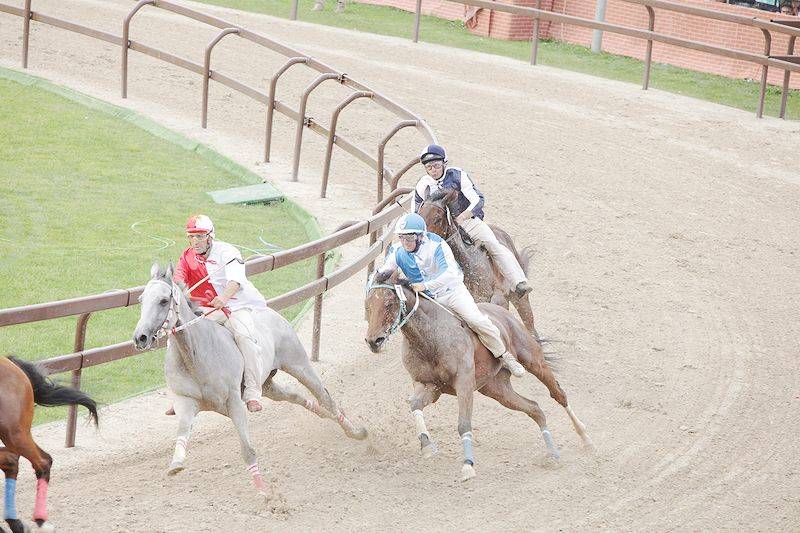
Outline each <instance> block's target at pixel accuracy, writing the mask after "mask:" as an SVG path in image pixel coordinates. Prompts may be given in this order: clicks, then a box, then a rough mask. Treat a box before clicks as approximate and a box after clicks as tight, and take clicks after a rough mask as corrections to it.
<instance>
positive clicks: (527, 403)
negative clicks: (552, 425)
mask: <svg viewBox="0 0 800 533" xmlns="http://www.w3.org/2000/svg"><path fill="white" fill-rule="evenodd" d="M478 392H480V393H481V394H483V395H485V396H488V397H489V398H493V399H495V400H497V401H498V402H499V403H500V404H501V405H503V406H504V407H507V408H509V409H513V410H514V411H522V412H523V413H525V414H526V415H528V416H529V417H531V418H532V419H533V421H534V422H536V424H537V425H538V426H539V429H540V430H541V432H542V437H543V438H544V443H545V445H546V446H547V451H548V452H549V453H550V457H552V458H553V459H555V460H558V459H559V458H560V455H559V453H558V450H557V449H556V445H555V443H554V442H553V435H552V434H551V433H550V430H549V429H548V428H547V420H546V419H545V416H544V413H543V412H542V410H541V408H540V407H539V404H537V403H536V402H535V401H533V400H529V399H528V398H526V397H524V396H522V395H521V394H519V393H517V391H515V390H514V389H513V388H512V387H511V383H510V382H509V376H508V374H505V373H501V374H498V375H497V376H496V377H495V378H494V380H492V381H490V382H489V383H487V384H486V385H484V386H483V387H482V388H481V389H480V390H479V391H478Z"/></svg>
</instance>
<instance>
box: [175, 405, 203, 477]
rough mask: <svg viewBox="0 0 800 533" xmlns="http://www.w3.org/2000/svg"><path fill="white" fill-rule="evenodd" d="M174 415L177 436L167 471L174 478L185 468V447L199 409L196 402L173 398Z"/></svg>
mask: <svg viewBox="0 0 800 533" xmlns="http://www.w3.org/2000/svg"><path fill="white" fill-rule="evenodd" d="M174 405H175V414H177V415H178V436H177V437H176V439H175V452H174V453H173V454H172V463H170V465H169V468H168V469H167V474H169V475H170V476H174V475H175V474H177V473H178V472H180V471H181V470H183V469H184V468H185V467H184V465H183V462H184V461H185V460H186V447H187V446H188V445H189V437H190V436H191V433H192V423H193V422H194V417H195V416H197V412H198V411H199V410H200V407H199V406H198V405H197V401H196V400H194V399H193V398H188V397H186V396H178V397H176V398H175V403H174Z"/></svg>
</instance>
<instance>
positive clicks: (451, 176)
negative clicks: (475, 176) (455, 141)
mask: <svg viewBox="0 0 800 533" xmlns="http://www.w3.org/2000/svg"><path fill="white" fill-rule="evenodd" d="M419 159H420V162H421V163H422V164H423V165H425V171H426V172H427V174H425V175H424V176H422V177H421V178H420V179H419V181H417V185H416V187H415V188H414V212H415V213H416V212H417V211H419V208H420V206H421V205H422V202H424V201H425V199H426V198H427V197H428V196H429V195H430V194H431V193H434V192H436V191H438V190H440V189H455V190H457V191H458V192H459V194H458V200H457V202H456V208H455V209H454V211H453V213H452V215H453V216H454V217H455V220H456V222H457V223H458V225H459V226H461V228H463V229H464V231H466V232H467V234H468V235H469V236H470V238H471V239H472V240H473V241H474V242H475V244H482V245H483V247H484V248H486V251H487V252H489V256H490V257H491V258H492V261H493V262H494V263H495V264H496V265H497V266H498V268H499V269H500V272H502V273H503V277H505V278H506V279H507V280H508V281H509V282H511V287H513V289H514V292H515V293H516V294H517V296H520V297H522V296H525V295H526V294H528V293H529V292H531V288H530V287H529V286H528V280H527V279H526V278H525V272H523V270H522V267H521V266H520V264H519V261H517V258H516V257H514V254H513V253H512V252H511V250H509V249H508V248H507V247H505V246H504V245H503V244H502V243H501V242H500V241H498V240H497V237H496V236H495V234H494V232H493V231H492V228H490V227H489V225H488V224H486V222H484V221H483V216H484V213H483V204H484V200H483V194H482V193H481V192H480V191H479V190H478V188H477V187H476V186H475V184H474V183H473V182H472V179H470V177H469V175H468V174H467V173H466V172H465V171H464V170H462V169H460V168H458V167H451V166H447V154H446V153H445V151H444V148H442V147H441V146H439V145H436V144H431V145H430V146H428V147H427V148H425V150H423V151H422V154H421V155H420V158H419Z"/></svg>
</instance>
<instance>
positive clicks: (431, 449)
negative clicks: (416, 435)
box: [422, 441, 439, 459]
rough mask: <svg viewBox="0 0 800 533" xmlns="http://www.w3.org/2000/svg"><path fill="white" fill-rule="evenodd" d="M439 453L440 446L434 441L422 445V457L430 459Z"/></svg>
mask: <svg viewBox="0 0 800 533" xmlns="http://www.w3.org/2000/svg"><path fill="white" fill-rule="evenodd" d="M437 453H439V448H437V447H436V443H435V442H433V441H430V442H428V444H426V445H425V446H423V447H422V457H424V458H425V459H430V458H431V457H433V456H434V455H436V454H437Z"/></svg>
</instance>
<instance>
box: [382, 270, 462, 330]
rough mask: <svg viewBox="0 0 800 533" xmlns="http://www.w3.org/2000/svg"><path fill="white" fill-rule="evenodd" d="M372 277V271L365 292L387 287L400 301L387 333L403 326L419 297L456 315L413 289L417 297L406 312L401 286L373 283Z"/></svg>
mask: <svg viewBox="0 0 800 533" xmlns="http://www.w3.org/2000/svg"><path fill="white" fill-rule="evenodd" d="M374 279H375V274H374V273H373V274H372V276H370V278H369V280H367V292H369V291H371V290H372V289H389V290H390V291H394V293H395V294H396V295H397V299H398V300H399V301H400V308H399V309H398V310H397V317H396V318H395V319H394V322H393V323H392V325H391V326H389V329H388V331H387V335H391V334H392V333H394V332H395V331H397V330H398V329H400V328H402V327H403V326H405V324H406V322H408V321H409V319H410V318H411V315H413V314H414V313H416V312H417V309H418V308H419V299H420V297H422V298H425V299H426V300H429V301H431V302H433V303H434V304H436V305H438V306H439V307H441V308H442V309H444V310H445V311H447V312H448V313H450V314H451V315H453V316H454V317H456V315H455V313H453V312H452V311H451V310H449V309H448V308H446V307H445V306H443V305H442V304H440V303H439V302H437V301H436V300H435V299H434V298H432V297H430V296H428V295H427V294H425V293H424V292H416V291H414V294H416V296H417V299H416V301H415V302H414V307H413V308H412V309H411V311H410V312H408V313H406V302H407V299H406V295H405V293H404V292H403V287H402V286H401V285H399V284H397V285H389V284H387V283H378V284H377V285H373V283H372V281H373V280H374ZM456 318H458V317H456Z"/></svg>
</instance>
